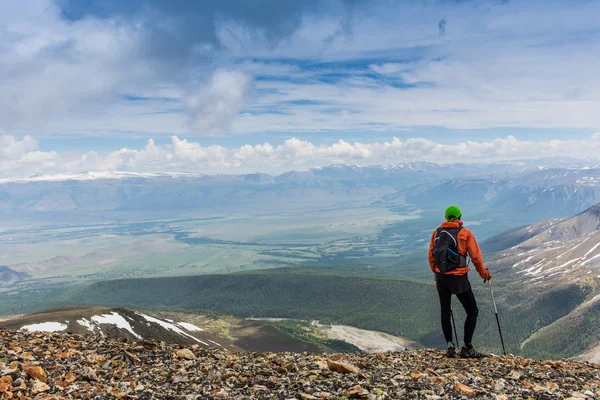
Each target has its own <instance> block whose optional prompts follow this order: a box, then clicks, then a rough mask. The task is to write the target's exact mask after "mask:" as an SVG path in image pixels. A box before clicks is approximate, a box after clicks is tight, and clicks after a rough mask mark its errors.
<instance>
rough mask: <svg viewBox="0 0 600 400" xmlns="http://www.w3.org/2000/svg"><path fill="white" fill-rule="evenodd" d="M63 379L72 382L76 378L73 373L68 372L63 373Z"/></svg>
mask: <svg viewBox="0 0 600 400" xmlns="http://www.w3.org/2000/svg"><path fill="white" fill-rule="evenodd" d="M64 379H65V382H68V383H71V382H74V381H75V379H76V378H75V375H73V374H72V373H70V372H68V373H67V374H66V375H65V378H64Z"/></svg>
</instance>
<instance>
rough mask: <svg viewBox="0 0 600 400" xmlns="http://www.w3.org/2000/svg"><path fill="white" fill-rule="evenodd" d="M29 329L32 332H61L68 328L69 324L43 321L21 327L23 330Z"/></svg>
mask: <svg viewBox="0 0 600 400" xmlns="http://www.w3.org/2000/svg"><path fill="white" fill-rule="evenodd" d="M23 329H27V330H28V331H31V332H60V331H64V330H65V329H67V325H65V324H61V323H60V322H42V323H41V324H31V325H25V326H23V327H21V330H23Z"/></svg>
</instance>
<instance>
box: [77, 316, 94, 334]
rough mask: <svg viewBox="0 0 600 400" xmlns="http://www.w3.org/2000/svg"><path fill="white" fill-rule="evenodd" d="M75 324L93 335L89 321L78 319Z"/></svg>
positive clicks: (92, 327)
mask: <svg viewBox="0 0 600 400" xmlns="http://www.w3.org/2000/svg"><path fill="white" fill-rule="evenodd" d="M77 323H78V324H79V325H81V326H85V327H86V328H87V329H88V331H90V332H92V333H94V328H95V326H94V325H92V322H91V321H88V320H87V319H85V318H83V319H78V320H77Z"/></svg>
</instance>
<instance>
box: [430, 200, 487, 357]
mask: <svg viewBox="0 0 600 400" xmlns="http://www.w3.org/2000/svg"><path fill="white" fill-rule="evenodd" d="M445 217H446V222H444V223H442V225H441V226H440V227H439V228H437V229H436V230H435V231H433V235H432V236H431V243H430V245H429V265H430V267H431V271H432V272H433V273H434V274H435V281H436V286H437V291H438V294H439V297H440V306H441V319H442V330H443V331H444V337H445V339H446V343H447V344H448V352H447V353H446V354H447V356H448V357H456V354H457V351H456V348H455V347H454V343H453V341H452V324H451V321H450V318H452V309H451V300H452V295H453V294H454V295H456V297H458V300H459V301H460V303H461V304H462V306H463V308H464V309H465V312H466V313H467V319H466V321H465V330H464V333H465V336H464V341H465V345H464V347H462V348H461V350H460V356H461V357H465V358H481V357H484V355H483V354H482V353H480V352H478V351H477V350H475V349H474V348H473V344H472V343H471V341H472V339H473V333H474V332H475V325H476V324H477V315H478V314H479V309H478V308H477V302H476V300H475V295H474V294H473V290H472V289H471V283H470V282H469V278H468V276H467V273H468V272H469V263H468V261H467V257H470V258H471V260H472V261H473V264H474V265H475V268H476V269H477V272H478V273H479V276H481V278H482V279H483V280H484V282H486V281H487V280H489V279H491V278H492V273H491V272H490V271H489V270H487V269H486V268H485V266H484V265H483V258H482V256H481V250H480V249H479V245H478V244H477V241H476V240H475V236H473V233H472V232H471V231H470V230H468V229H467V228H464V227H463V226H462V225H463V222H462V221H461V218H462V213H461V211H460V209H459V208H458V207H457V206H450V207H448V208H447V209H446V212H445ZM456 340H457V342H458V337H457V338H456ZM457 345H458V343H457Z"/></svg>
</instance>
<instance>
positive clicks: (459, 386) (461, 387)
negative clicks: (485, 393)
mask: <svg viewBox="0 0 600 400" xmlns="http://www.w3.org/2000/svg"><path fill="white" fill-rule="evenodd" d="M454 390H456V391H457V392H458V393H463V394H466V395H467V396H475V393H476V392H475V390H473V389H472V388H470V387H469V386H467V385H465V384H463V383H460V382H458V381H456V382H454Z"/></svg>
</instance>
